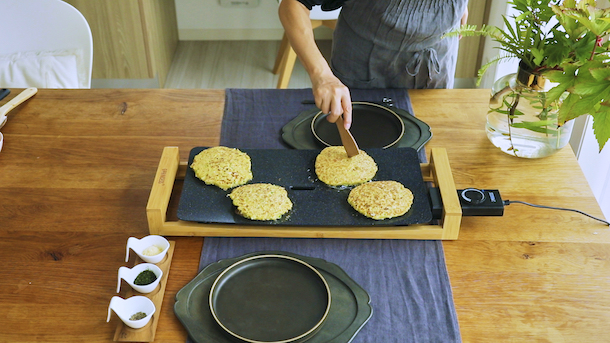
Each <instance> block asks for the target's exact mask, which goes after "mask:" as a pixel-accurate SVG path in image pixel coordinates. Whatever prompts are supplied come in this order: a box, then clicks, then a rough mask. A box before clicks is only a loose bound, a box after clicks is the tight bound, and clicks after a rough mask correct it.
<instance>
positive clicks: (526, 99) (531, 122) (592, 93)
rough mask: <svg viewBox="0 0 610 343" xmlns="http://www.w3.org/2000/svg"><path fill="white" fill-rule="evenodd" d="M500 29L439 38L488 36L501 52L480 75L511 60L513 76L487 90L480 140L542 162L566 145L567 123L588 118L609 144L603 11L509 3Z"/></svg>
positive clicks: (609, 73)
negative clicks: (514, 61)
mask: <svg viewBox="0 0 610 343" xmlns="http://www.w3.org/2000/svg"><path fill="white" fill-rule="evenodd" d="M509 4H511V5H512V7H513V8H514V9H515V11H516V13H517V14H515V15H514V16H512V18H513V19H514V22H511V21H509V20H508V19H507V18H506V17H505V16H503V20H504V23H505V25H506V29H505V30H503V29H500V28H498V27H495V26H485V25H484V26H482V27H481V28H477V27H476V26H468V25H465V26H462V27H461V28H459V29H456V30H454V31H452V32H450V33H448V34H447V35H446V36H451V35H462V36H465V37H467V36H481V35H484V36H489V37H491V39H492V40H493V41H495V42H497V43H498V44H499V49H500V50H501V51H502V53H501V54H500V55H499V56H498V57H497V58H495V59H493V60H492V61H490V62H488V63H487V64H485V65H484V66H483V67H481V69H480V70H479V82H480V78H481V76H482V75H483V74H484V73H485V71H486V70H487V69H488V68H489V67H490V66H491V65H493V64H494V63H496V62H498V61H501V60H503V59H509V58H517V59H519V60H520V62H519V70H518V72H517V73H515V74H511V75H507V76H505V77H503V78H501V79H499V80H497V81H496V82H495V84H494V86H493V87H492V96H491V100H490V110H489V112H488V116H487V134H488V137H489V138H490V140H491V141H492V143H494V145H496V146H498V147H500V148H501V149H502V150H503V151H504V152H507V153H509V154H512V155H515V156H519V157H534V158H535V157H544V156H548V155H551V154H553V153H554V152H556V151H557V150H559V149H561V148H562V147H563V146H565V145H566V144H567V142H568V140H569V135H570V133H571V124H572V121H571V120H572V119H574V118H576V117H579V116H581V115H586V114H589V115H591V116H592V117H593V130H594V133H595V137H596V139H597V142H598V144H599V149H600V151H601V149H602V148H603V147H604V145H605V143H606V142H607V141H608V139H609V138H610V54H608V52H609V45H610V43H608V42H607V41H604V39H603V38H604V37H606V36H607V35H608V34H609V33H610V9H599V8H597V7H596V5H597V3H596V1H594V0H581V1H578V2H577V1H575V0H565V1H559V0H513V1H510V2H509Z"/></svg>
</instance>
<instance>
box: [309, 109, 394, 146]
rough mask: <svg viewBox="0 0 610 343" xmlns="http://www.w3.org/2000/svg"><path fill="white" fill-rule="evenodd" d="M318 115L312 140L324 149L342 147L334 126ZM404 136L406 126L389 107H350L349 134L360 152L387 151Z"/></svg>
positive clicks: (323, 115)
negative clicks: (362, 150)
mask: <svg viewBox="0 0 610 343" xmlns="http://www.w3.org/2000/svg"><path fill="white" fill-rule="evenodd" d="M327 116H328V115H327V114H324V113H322V112H321V111H320V112H318V113H316V115H315V116H314V117H313V119H312V121H311V131H312V132H313V135H314V137H316V139H317V140H318V141H320V143H322V144H324V145H325V146H335V145H342V143H341V136H339V131H338V130H337V125H335V124H333V123H330V122H329V121H328V120H326V117H327ZM404 132H405V125H404V123H403V122H402V120H401V119H400V117H399V116H398V114H396V112H394V111H393V110H392V109H391V108H390V107H387V106H382V105H377V104H373V103H368V102H354V103H352V126H351V128H350V133H351V134H352V136H354V139H355V140H356V142H357V143H358V147H360V149H370V148H382V149H386V148H389V147H391V146H393V145H395V144H397V143H398V142H399V141H400V139H401V138H402V136H403V134H404Z"/></svg>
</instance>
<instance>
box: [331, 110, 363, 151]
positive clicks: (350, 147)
mask: <svg viewBox="0 0 610 343" xmlns="http://www.w3.org/2000/svg"><path fill="white" fill-rule="evenodd" d="M335 124H337V129H338V130H339V136H341V143H342V144H343V147H344V148H345V151H346V152H347V156H348V157H354V156H356V155H358V154H359V153H360V149H358V144H357V143H356V140H355V139H354V136H352V134H351V133H350V132H349V130H347V129H346V128H345V126H344V124H343V117H342V116H339V118H338V119H337V121H336V122H335Z"/></svg>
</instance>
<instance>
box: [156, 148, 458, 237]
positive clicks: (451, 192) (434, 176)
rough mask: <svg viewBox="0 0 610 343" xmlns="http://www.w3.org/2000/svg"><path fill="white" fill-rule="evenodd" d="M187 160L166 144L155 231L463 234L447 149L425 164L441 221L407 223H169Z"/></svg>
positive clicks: (298, 234)
mask: <svg viewBox="0 0 610 343" xmlns="http://www.w3.org/2000/svg"><path fill="white" fill-rule="evenodd" d="M187 168H188V166H187V162H186V161H185V162H180V155H179V150H178V147H165V148H164V149H163V154H162V155H161V160H160V162H159V166H158V168H157V173H156V175H155V180H154V183H153V186H152V189H151V191H150V196H149V198H148V203H147V205H146V216H147V218H148V229H149V232H150V234H151V235H162V236H208V237H211V236H222V237H299V238H358V239H362V238H369V239H441V240H455V239H457V238H458V234H459V232H460V223H461V221H462V207H461V206H460V201H459V199H458V196H457V190H456V187H455V182H454V181H453V175H452V173H451V166H450V165H449V158H448V156H447V151H446V150H445V149H444V148H432V149H431V152H430V163H422V164H421V169H422V174H423V178H424V181H425V182H433V183H434V185H435V186H436V187H438V188H439V189H440V193H441V199H442V202H443V213H442V218H441V220H440V221H439V224H438V225H436V224H417V225H408V226H356V227H352V226H350V227H347V226H285V225H277V226H276V225H251V226H248V225H237V224H208V223H196V222H189V221H183V220H177V221H168V220H167V208H168V206H169V201H170V197H171V195H172V189H173V187H174V182H175V181H176V179H184V176H185V174H186V169H187Z"/></svg>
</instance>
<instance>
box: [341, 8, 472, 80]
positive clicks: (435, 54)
mask: <svg viewBox="0 0 610 343" xmlns="http://www.w3.org/2000/svg"><path fill="white" fill-rule="evenodd" d="M467 3H468V0H370V1H369V0H349V1H346V2H345V3H344V4H343V8H342V9H341V15H340V16H339V20H338V22H337V27H336V28H335V32H334V38H333V50H332V51H333V52H332V57H331V63H330V64H331V68H332V70H333V72H334V74H335V75H336V76H337V77H338V78H339V79H340V80H341V81H342V82H343V83H344V84H345V85H346V86H348V87H350V88H362V89H367V88H407V89H414V88H453V81H454V74H455V65H456V60H457V52H458V38H457V37H454V38H445V39H442V40H441V36H442V35H443V34H445V33H447V32H448V31H450V30H451V29H453V28H455V27H458V26H459V25H460V19H461V17H462V15H463V14H464V11H465V10H466V6H467Z"/></svg>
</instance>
